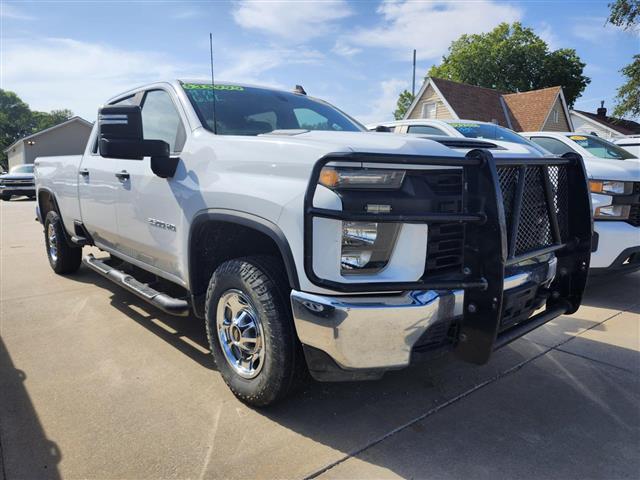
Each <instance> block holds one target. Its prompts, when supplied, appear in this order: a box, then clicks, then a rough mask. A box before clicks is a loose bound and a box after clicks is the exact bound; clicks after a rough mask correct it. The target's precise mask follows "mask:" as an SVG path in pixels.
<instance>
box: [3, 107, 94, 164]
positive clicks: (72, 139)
mask: <svg viewBox="0 0 640 480" xmlns="http://www.w3.org/2000/svg"><path fill="white" fill-rule="evenodd" d="M92 128H93V124H92V123H90V122H87V121H86V120H85V119H84V118H81V117H73V118H70V119H69V120H67V121H64V122H62V123H59V124H58V125H54V126H53V127H50V128H47V129H45V130H41V131H39V132H36V133H33V134H31V135H29V136H27V137H24V138H21V139H20V140H17V141H15V142H13V143H12V144H11V145H9V147H7V148H6V149H5V150H4V153H6V154H7V157H8V163H9V169H11V168H13V167H15V166H16V165H22V164H25V163H33V161H34V160H35V158H36V157H43V156H53V155H76V154H81V153H83V152H84V147H85V146H86V145H87V141H88V140H89V134H90V133H91V129H92Z"/></svg>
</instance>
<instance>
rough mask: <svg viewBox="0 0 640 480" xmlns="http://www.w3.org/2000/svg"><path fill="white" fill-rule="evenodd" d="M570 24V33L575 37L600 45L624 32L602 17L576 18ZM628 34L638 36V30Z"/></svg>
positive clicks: (632, 30)
mask: <svg viewBox="0 0 640 480" xmlns="http://www.w3.org/2000/svg"><path fill="white" fill-rule="evenodd" d="M570 23H571V25H573V27H572V28H571V33H572V34H573V35H574V36H575V37H577V38H579V39H580V40H585V41H587V42H591V43H597V44H600V43H602V41H603V40H605V39H609V38H611V37H613V36H615V35H617V34H621V33H623V32H624V30H623V29H622V28H620V27H616V26H614V25H611V24H610V23H607V20H606V18H604V17H576V18H573V19H571V20H570ZM629 33H631V34H635V35H640V28H636V29H635V30H634V29H631V30H629Z"/></svg>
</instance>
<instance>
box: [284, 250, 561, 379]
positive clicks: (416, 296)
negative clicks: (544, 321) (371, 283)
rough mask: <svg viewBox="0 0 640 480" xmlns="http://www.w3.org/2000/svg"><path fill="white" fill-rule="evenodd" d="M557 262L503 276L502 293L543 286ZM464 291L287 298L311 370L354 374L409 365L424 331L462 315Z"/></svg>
mask: <svg viewBox="0 0 640 480" xmlns="http://www.w3.org/2000/svg"><path fill="white" fill-rule="evenodd" d="M556 267H557V260H556V258H555V257H553V258H552V259H551V260H549V261H547V262H543V263H540V264H538V265H537V266H536V268H530V269H528V270H525V271H520V272H518V273H515V274H513V275H510V276H508V277H506V278H505V280H504V294H505V298H508V297H509V295H510V293H511V292H518V291H519V290H521V289H522V287H523V286H526V285H533V286H536V287H542V289H544V288H545V287H548V286H549V284H550V283H551V282H552V281H553V279H554V278H555V275H556ZM464 295H465V294H464V290H456V291H442V290H440V291H437V290H422V291H409V292H404V293H401V294H394V295H375V296H369V295H363V296H349V297H338V296H321V295H315V294H310V293H305V292H298V291H295V290H294V291H293V292H292V293H291V304H292V308H293V317H294V321H295V326H296V330H297V333H298V337H299V339H300V341H301V342H302V344H303V345H304V346H305V347H306V348H305V353H306V354H307V361H308V363H310V365H309V369H310V371H311V373H312V375H313V376H314V377H315V378H316V379H319V380H342V379H349V380H354V379H364V378H376V377H379V376H380V374H382V373H383V372H384V371H385V370H391V369H398V368H403V367H406V366H408V365H409V364H410V363H411V361H412V356H413V354H414V353H415V352H414V347H415V346H416V344H417V343H419V342H420V340H421V339H423V338H424V335H425V332H427V331H428V330H429V329H430V328H432V327H434V326H436V325H441V324H446V325H450V323H451V320H453V319H457V318H461V317H462V316H463V308H464ZM503 317H504V315H503ZM549 320H550V318H549ZM507 331H508V330H507ZM516 338H517V337H516ZM512 340H513V339H512ZM308 347H311V348H308ZM332 362H333V363H334V364H335V365H331V363H332ZM340 370H343V371H345V372H344V375H342V374H341V372H340Z"/></svg>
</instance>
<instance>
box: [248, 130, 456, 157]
mask: <svg viewBox="0 0 640 480" xmlns="http://www.w3.org/2000/svg"><path fill="white" fill-rule="evenodd" d="M259 138H263V139H265V140H266V139H269V140H273V139H282V140H285V139H286V141H287V142H291V143H295V144H298V145H300V146H302V145H305V144H306V145H308V146H309V147H313V148H320V149H326V152H327V153H330V152H366V153H386V154H396V155H442V156H447V157H462V156H464V154H463V153H461V152H457V151H455V150H452V149H450V148H448V147H445V146H444V145H441V144H439V143H437V142H434V141H433V140H428V139H425V138H417V137H412V136H408V135H393V134H388V135H385V134H381V133H376V132H330V131H320V130H314V131H308V130H275V131H273V132H270V133H267V134H263V135H259Z"/></svg>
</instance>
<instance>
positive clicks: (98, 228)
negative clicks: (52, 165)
mask: <svg viewBox="0 0 640 480" xmlns="http://www.w3.org/2000/svg"><path fill="white" fill-rule="evenodd" d="M97 128H98V125H97V122H96V125H95V126H94V133H93V134H92V136H91V140H90V142H91V144H92V145H91V148H88V149H87V151H86V152H85V154H84V155H83V156H82V161H81V162H80V168H79V171H78V198H79V199H80V212H81V216H82V222H83V224H84V226H85V227H86V229H87V230H88V232H89V233H90V234H91V236H92V237H93V239H94V241H95V242H96V243H97V244H98V245H99V246H105V247H106V248H110V249H115V248H116V242H117V237H118V225H117V222H116V201H117V199H118V182H117V179H116V177H115V176H114V172H115V171H116V170H115V169H116V168H117V167H116V165H115V163H117V162H119V160H117V159H115V158H103V157H101V156H100V154H99V153H98V143H97V141H96V137H97Z"/></svg>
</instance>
